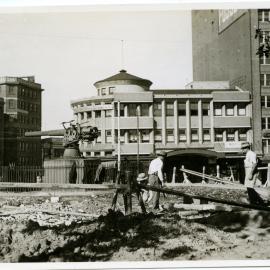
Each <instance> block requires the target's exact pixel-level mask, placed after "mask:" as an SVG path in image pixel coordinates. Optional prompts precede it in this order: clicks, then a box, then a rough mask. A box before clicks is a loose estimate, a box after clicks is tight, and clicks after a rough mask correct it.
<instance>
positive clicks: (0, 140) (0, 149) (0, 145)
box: [0, 98, 4, 166]
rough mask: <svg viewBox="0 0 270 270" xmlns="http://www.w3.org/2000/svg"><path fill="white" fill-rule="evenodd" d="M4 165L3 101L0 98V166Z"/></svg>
mask: <svg viewBox="0 0 270 270" xmlns="http://www.w3.org/2000/svg"><path fill="white" fill-rule="evenodd" d="M3 164H4V99H3V98H0V166H2V165H3Z"/></svg>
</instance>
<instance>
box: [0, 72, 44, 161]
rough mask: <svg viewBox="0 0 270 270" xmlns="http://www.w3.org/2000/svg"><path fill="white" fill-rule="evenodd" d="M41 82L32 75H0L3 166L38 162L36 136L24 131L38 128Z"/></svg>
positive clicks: (38, 145) (38, 153)
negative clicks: (2, 118) (2, 110)
mask: <svg viewBox="0 0 270 270" xmlns="http://www.w3.org/2000/svg"><path fill="white" fill-rule="evenodd" d="M42 91H43V89H42V88H41V85H40V84H38V83H36V82H35V78H34V77H0V97H2V98H3V100H4V102H5V104H4V118H5V121H4V136H3V137H4V165H9V164H14V165H41V164H42V154H41V140H40V138H26V137H24V133H25V132H26V131H37V130H40V129H41V94H42Z"/></svg>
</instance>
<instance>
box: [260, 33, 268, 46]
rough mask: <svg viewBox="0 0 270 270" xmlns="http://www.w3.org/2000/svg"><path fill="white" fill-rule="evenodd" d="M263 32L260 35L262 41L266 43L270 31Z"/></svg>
mask: <svg viewBox="0 0 270 270" xmlns="http://www.w3.org/2000/svg"><path fill="white" fill-rule="evenodd" d="M261 33H262V35H261V36H260V40H259V41H260V43H264V42H265V38H266V37H269V31H262V32H261Z"/></svg>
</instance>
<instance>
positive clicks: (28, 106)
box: [18, 100, 40, 112]
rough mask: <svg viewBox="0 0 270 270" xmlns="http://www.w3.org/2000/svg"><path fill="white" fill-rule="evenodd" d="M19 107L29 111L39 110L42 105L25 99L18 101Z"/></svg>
mask: <svg viewBox="0 0 270 270" xmlns="http://www.w3.org/2000/svg"><path fill="white" fill-rule="evenodd" d="M18 108H19V109H22V110H27V111H33V112H38V110H39V109H40V106H39V105H38V104H33V103H29V102H26V101H23V100H19V101H18Z"/></svg>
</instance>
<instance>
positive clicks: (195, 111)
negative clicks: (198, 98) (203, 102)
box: [190, 103, 198, 116]
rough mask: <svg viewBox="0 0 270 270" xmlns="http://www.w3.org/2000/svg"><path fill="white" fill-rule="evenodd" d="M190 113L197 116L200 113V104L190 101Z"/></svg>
mask: <svg viewBox="0 0 270 270" xmlns="http://www.w3.org/2000/svg"><path fill="white" fill-rule="evenodd" d="M190 115H191V116H197V115H198V104H197V103H190Z"/></svg>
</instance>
